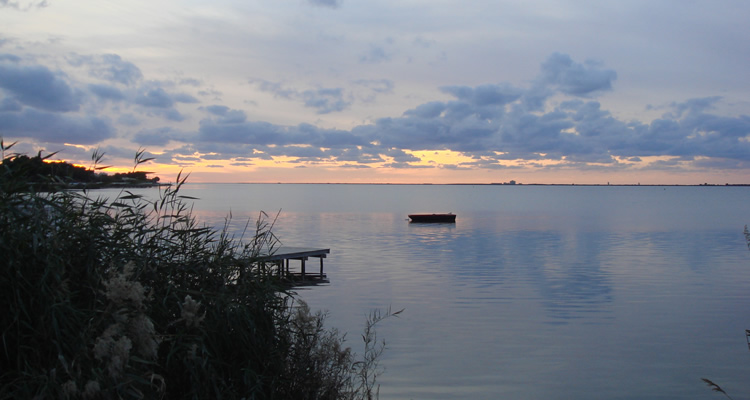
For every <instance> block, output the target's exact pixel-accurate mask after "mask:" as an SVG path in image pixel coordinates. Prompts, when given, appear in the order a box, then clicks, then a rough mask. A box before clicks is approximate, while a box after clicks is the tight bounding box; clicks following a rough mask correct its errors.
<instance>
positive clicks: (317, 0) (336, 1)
mask: <svg viewBox="0 0 750 400" xmlns="http://www.w3.org/2000/svg"><path fill="white" fill-rule="evenodd" d="M307 2H308V3H310V4H312V5H314V6H318V7H327V8H339V7H341V5H342V4H343V3H344V0H307Z"/></svg>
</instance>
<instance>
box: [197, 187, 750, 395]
mask: <svg viewBox="0 0 750 400" xmlns="http://www.w3.org/2000/svg"><path fill="white" fill-rule="evenodd" d="M184 194H187V195H191V196H196V197H200V200H197V201H196V202H195V210H196V211H197V213H198V214H199V215H200V218H202V219H204V220H205V221H207V222H209V223H211V224H215V225H220V224H221V223H222V222H223V220H224V217H225V216H226V215H227V214H228V213H229V212H230V211H231V212H232V215H233V221H234V223H235V225H234V226H236V227H238V229H239V227H241V226H243V225H244V222H246V221H247V219H248V218H249V219H251V220H255V218H256V217H257V215H258V213H259V211H261V210H264V211H266V212H270V213H272V214H275V213H276V212H278V211H279V210H281V213H280V216H279V219H278V221H277V222H276V227H275V229H274V230H275V232H276V234H277V235H278V236H279V237H280V238H281V240H282V242H283V244H285V245H290V246H310V247H315V246H321V247H329V248H331V254H330V256H329V258H327V259H326V261H325V268H326V272H327V274H328V276H329V278H330V284H329V285H326V286H317V287H313V288H308V289H304V290H300V291H299V294H300V295H301V297H302V298H303V299H304V300H306V301H307V302H308V303H309V304H310V305H311V307H312V308H313V309H322V310H328V311H329V312H330V317H329V320H328V321H329V325H330V326H335V327H338V328H339V329H340V330H342V331H347V332H350V333H349V336H348V337H349V341H348V343H349V344H350V345H351V346H352V347H353V348H354V349H355V350H360V348H361V343H360V341H359V332H361V328H362V326H363V324H364V321H365V318H366V315H367V314H368V312H369V311H370V310H372V309H374V308H381V309H385V308H387V307H389V306H391V307H393V308H394V309H401V308H405V309H406V310H405V311H404V313H403V315H402V316H401V317H400V318H394V319H389V320H386V321H384V322H383V323H382V325H380V326H379V329H378V334H379V336H380V337H381V338H383V339H385V340H386V342H387V345H388V350H387V352H386V353H385V355H384V357H383V358H382V365H383V366H384V367H385V368H386V371H385V373H384V374H383V375H382V376H381V378H380V379H379V382H380V384H381V392H380V393H381V398H382V399H459V398H462V399H707V398H718V397H719V396H721V395H719V394H714V393H712V392H711V391H710V390H709V389H708V388H707V387H706V386H705V385H704V384H703V382H701V380H700V378H702V377H706V378H709V379H711V380H713V381H715V382H717V383H719V384H720V385H721V386H722V387H723V388H724V389H725V390H727V391H728V392H729V393H730V395H732V396H733V397H734V398H745V397H747V396H749V395H750V379H748V371H750V352H749V351H748V345H747V342H746V339H745V334H744V332H745V329H746V328H750V290H748V289H750V251H748V249H747V246H746V244H745V242H744V237H743V235H742V229H743V226H744V225H745V224H747V223H750V212H749V211H750V188H745V187H645V186H644V187H606V186H602V187H571V186H564V187H551V186H438V185H434V186H397V185H223V184H215V185H201V184H188V185H186V188H185V191H184ZM413 212H454V213H456V214H457V215H458V218H457V222H456V224H455V225H442V224H441V225H418V224H410V223H409V222H408V221H407V220H406V215H407V214H408V213H413Z"/></svg>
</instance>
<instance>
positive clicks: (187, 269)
mask: <svg viewBox="0 0 750 400" xmlns="http://www.w3.org/2000/svg"><path fill="white" fill-rule="evenodd" d="M6 149H7V147H6V148H4V149H3V151H5V150H6ZM140 162H142V160H139V159H138V157H136V165H137V164H139V163H140ZM184 182H185V179H184V178H178V181H177V182H176V184H175V185H173V186H170V187H167V188H165V189H162V190H161V191H160V196H159V200H157V201H154V202H149V201H145V200H144V199H142V198H140V196H138V195H134V194H132V193H129V192H127V191H123V192H122V194H121V195H120V196H118V198H116V199H114V200H112V201H110V200H107V199H101V198H95V197H93V196H91V195H90V194H89V193H86V192H56V193H34V192H29V191H28V185H24V182H23V177H22V176H21V177H19V176H15V175H14V174H13V171H12V170H11V169H8V168H2V170H1V171H0V226H2V230H0V253H1V254H2V261H0V268H2V270H0V302H1V303H2V304H3V305H4V308H5V309H4V312H3V313H2V314H1V315H0V329H1V332H0V333H1V334H2V337H1V338H0V339H1V340H0V398H2V399H6V398H28V399H31V398H39V399H41V398H54V399H58V398H59V399H65V398H87V399H88V398H90V399H99V398H104V399H108V398H112V399H115V398H117V399H119V398H124V399H138V398H149V399H150V398H164V399H191V398H192V399H206V398H215V399H240V398H246V399H250V398H256V399H274V398H278V399H291V398H294V399H339V398H344V399H346V398H352V399H354V398H373V397H376V396H377V384H376V383H375V378H376V377H377V374H378V373H379V372H380V371H379V368H378V366H377V358H378V356H379V355H380V353H381V352H382V351H383V348H384V347H383V346H384V344H383V343H382V342H379V341H378V340H377V338H376V337H375V332H374V326H375V324H377V323H378V322H379V321H381V320H382V319H384V318H387V317H389V316H392V315H395V314H398V312H391V311H390V310H388V311H386V312H385V313H379V312H376V313H374V314H372V315H371V316H370V318H369V319H368V321H367V324H366V328H365V334H364V335H363V339H364V341H365V343H364V345H365V350H364V353H363V355H362V357H361V358H358V357H357V356H356V355H355V354H354V353H353V352H352V351H351V350H350V349H349V348H346V347H344V336H343V335H341V334H339V333H338V332H337V331H336V330H335V329H326V328H325V326H324V321H325V314H323V313H315V314H314V313H311V312H310V310H309V309H308V308H307V306H306V305H305V304H304V303H302V302H300V301H298V300H297V299H295V297H294V296H293V294H292V293H290V292H288V291H286V290H285V289H283V286H281V285H280V282H278V281H276V280H275V279H276V278H274V276H273V274H271V273H269V272H268V266H267V265H265V264H264V262H263V260H262V258H261V257H260V252H261V250H263V249H269V248H270V249H273V247H274V246H275V245H276V243H277V239H276V237H275V236H274V235H273V233H272V232H271V227H272V223H270V222H269V221H268V218H267V216H266V215H265V214H264V215H261V218H259V219H258V221H257V223H256V224H255V227H254V228H255V229H254V230H252V229H251V230H250V231H251V232H250V233H249V234H247V236H248V237H247V238H245V239H246V240H242V239H243V238H239V239H235V238H233V237H231V236H230V235H229V234H228V233H227V231H226V229H224V230H220V231H217V230H214V229H212V228H209V227H205V226H201V225H199V224H198V222H196V220H195V219H194V218H193V217H192V215H191V213H190V209H189V206H188V205H187V204H186V199H185V198H184V197H183V196H181V195H180V194H179V191H180V187H181V186H182V185H183V184H184Z"/></svg>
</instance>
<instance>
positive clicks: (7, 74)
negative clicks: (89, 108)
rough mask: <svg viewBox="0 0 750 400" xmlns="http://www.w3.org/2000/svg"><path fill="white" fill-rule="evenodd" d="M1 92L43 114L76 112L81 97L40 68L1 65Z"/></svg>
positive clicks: (47, 71) (58, 77) (38, 66)
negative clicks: (43, 111) (41, 111)
mask: <svg viewBox="0 0 750 400" xmlns="http://www.w3.org/2000/svg"><path fill="white" fill-rule="evenodd" d="M0 88H2V89H4V90H5V91H6V92H7V93H8V94H10V95H11V96H13V97H14V98H15V99H16V100H17V101H18V102H20V103H21V104H24V105H26V106H30V107H34V108H38V109H40V110H45V111H63V112H66V111H77V110H78V109H79V108H80V105H81V101H82V98H81V94H80V93H78V92H76V91H75V90H73V89H72V88H71V87H70V86H69V85H68V83H67V82H65V81H64V80H63V79H62V78H61V77H60V76H58V75H56V74H54V73H53V72H52V71H50V70H49V69H48V68H47V67H45V66H42V65H33V66H27V67H24V66H18V65H7V64H6V65H2V64H0Z"/></svg>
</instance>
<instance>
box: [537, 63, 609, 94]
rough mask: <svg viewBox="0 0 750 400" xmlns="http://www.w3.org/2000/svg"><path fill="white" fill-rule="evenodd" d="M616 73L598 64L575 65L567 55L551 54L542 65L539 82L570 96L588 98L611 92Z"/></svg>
mask: <svg viewBox="0 0 750 400" xmlns="http://www.w3.org/2000/svg"><path fill="white" fill-rule="evenodd" d="M615 79H617V73H616V72H615V71H613V70H610V69H602V68H601V65H600V64H599V63H596V62H593V61H588V62H586V63H584V64H580V63H576V62H574V61H573V59H571V58H570V56H569V55H567V54H560V53H555V54H552V55H551V56H550V57H549V58H548V59H547V61H545V62H544V63H543V64H542V74H541V76H540V78H539V81H540V82H541V83H542V84H544V85H553V86H556V87H557V88H558V89H559V90H560V91H561V92H562V93H565V94H567V95H572V96H582V97H585V96H589V95H593V94H595V93H597V92H602V91H609V90H612V81H614V80H615Z"/></svg>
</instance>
